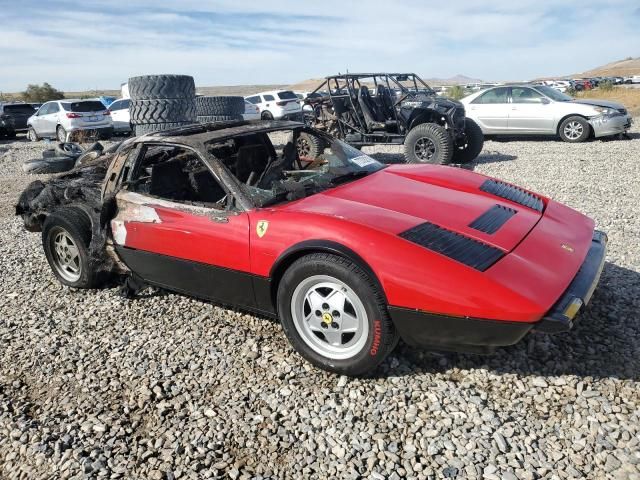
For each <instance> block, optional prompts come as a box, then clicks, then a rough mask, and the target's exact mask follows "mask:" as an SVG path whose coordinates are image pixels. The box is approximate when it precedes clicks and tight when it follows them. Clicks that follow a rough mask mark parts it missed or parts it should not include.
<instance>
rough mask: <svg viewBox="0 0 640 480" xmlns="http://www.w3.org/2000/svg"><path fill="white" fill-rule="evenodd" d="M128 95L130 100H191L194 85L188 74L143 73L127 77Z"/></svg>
mask: <svg viewBox="0 0 640 480" xmlns="http://www.w3.org/2000/svg"><path fill="white" fill-rule="evenodd" d="M129 96H130V97H131V99H132V100H156V99H167V98H181V99H187V100H193V99H194V98H195V96H196V85H195V83H194V81H193V77H191V76H189V75H143V76H140V77H131V78H130V79H129Z"/></svg>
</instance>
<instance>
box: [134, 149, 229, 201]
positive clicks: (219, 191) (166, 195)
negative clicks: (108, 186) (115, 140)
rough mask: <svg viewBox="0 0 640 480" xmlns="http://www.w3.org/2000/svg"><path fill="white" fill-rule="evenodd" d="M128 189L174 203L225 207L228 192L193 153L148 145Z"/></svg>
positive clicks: (187, 150) (186, 150)
mask: <svg viewBox="0 0 640 480" xmlns="http://www.w3.org/2000/svg"><path fill="white" fill-rule="evenodd" d="M128 185H129V189H130V190H132V191H135V192H138V193H142V194H147V195H150V196H154V197H159V198H162V199H166V200H171V201H175V202H183V203H191V204H203V205H208V206H211V207H214V208H219V209H221V208H224V207H225V206H226V205H225V200H226V198H227V193H226V191H225V190H224V188H223V187H222V185H221V184H220V182H218V180H217V179H216V178H215V177H214V176H213V174H212V173H211V171H210V170H209V169H208V168H207V166H206V165H205V164H204V163H203V161H202V160H201V159H200V158H199V156H198V155H197V154H196V153H195V152H194V151H192V150H189V149H187V148H183V147H178V146H173V145H147V146H145V147H144V151H143V152H142V159H141V161H140V163H139V164H138V166H137V168H136V171H134V172H133V175H132V177H131V179H130V181H129V182H128Z"/></svg>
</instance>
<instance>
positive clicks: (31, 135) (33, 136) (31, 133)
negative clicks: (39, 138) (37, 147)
mask: <svg viewBox="0 0 640 480" xmlns="http://www.w3.org/2000/svg"><path fill="white" fill-rule="evenodd" d="M29 140H30V141H32V142H35V141H36V132H35V131H34V130H33V128H29Z"/></svg>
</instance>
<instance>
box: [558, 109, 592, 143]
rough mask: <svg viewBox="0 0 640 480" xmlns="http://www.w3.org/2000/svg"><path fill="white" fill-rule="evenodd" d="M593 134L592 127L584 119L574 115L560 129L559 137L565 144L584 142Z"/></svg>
mask: <svg viewBox="0 0 640 480" xmlns="http://www.w3.org/2000/svg"><path fill="white" fill-rule="evenodd" d="M590 134H591V127H590V126H589V122H587V121H586V120H585V119H584V118H583V117H578V116H576V115H574V116H573V117H569V118H567V119H565V120H564V121H563V122H562V123H561V124H560V127H559V128H558V135H560V138H561V139H562V140H564V141H565V142H569V143H579V142H584V141H585V140H586V139H587V138H589V135H590Z"/></svg>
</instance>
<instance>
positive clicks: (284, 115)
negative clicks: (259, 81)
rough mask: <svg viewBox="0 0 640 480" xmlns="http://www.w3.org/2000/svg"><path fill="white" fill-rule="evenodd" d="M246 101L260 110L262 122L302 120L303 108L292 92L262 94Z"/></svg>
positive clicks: (280, 91)
mask: <svg viewBox="0 0 640 480" xmlns="http://www.w3.org/2000/svg"><path fill="white" fill-rule="evenodd" d="M245 100H247V101H248V102H251V103H253V104H254V105H255V106H257V107H258V108H259V109H260V118H261V119H262V120H274V119H276V120H300V119H301V118H302V115H301V113H302V107H301V106H300V100H299V99H298V97H297V95H296V94H295V93H293V92H292V91H291V90H272V91H270V92H261V93H257V94H255V95H252V96H250V97H245Z"/></svg>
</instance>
